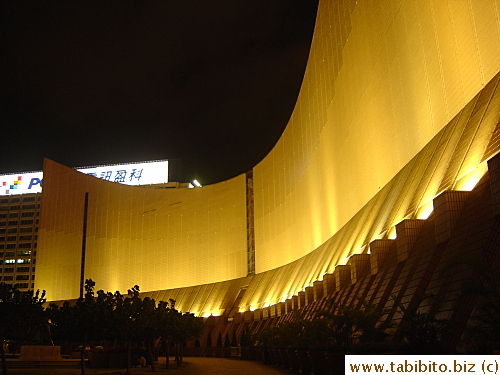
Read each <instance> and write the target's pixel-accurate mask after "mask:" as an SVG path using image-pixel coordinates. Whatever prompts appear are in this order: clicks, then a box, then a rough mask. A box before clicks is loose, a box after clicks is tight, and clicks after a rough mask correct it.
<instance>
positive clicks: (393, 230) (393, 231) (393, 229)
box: [387, 225, 398, 240]
mask: <svg viewBox="0 0 500 375" xmlns="http://www.w3.org/2000/svg"><path fill="white" fill-rule="evenodd" d="M397 236H398V235H397V233H396V226H395V225H394V226H392V227H391V229H389V233H388V234H387V239H389V240H395V239H396V237H397Z"/></svg>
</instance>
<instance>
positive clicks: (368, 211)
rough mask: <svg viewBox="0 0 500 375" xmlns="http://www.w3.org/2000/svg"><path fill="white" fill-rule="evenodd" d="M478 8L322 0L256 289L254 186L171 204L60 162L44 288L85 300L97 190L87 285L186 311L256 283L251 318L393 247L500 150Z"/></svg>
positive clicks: (492, 53) (486, 9) (268, 203)
mask: <svg viewBox="0 0 500 375" xmlns="http://www.w3.org/2000/svg"><path fill="white" fill-rule="evenodd" d="M443 4H444V5H443ZM468 5H469V6H464V7H454V6H453V4H451V3H447V2H443V1H441V0H429V1H426V2H424V1H405V0H394V1H393V2H392V3H391V6H380V4H379V2H377V1H369V0H363V1H358V2H357V3H355V2H353V1H350V2H349V1H338V2H337V1H328V0H321V1H320V3H319V9H318V17H317V27H316V29H315V34H314V38H313V43H312V46H311V53H310V59H309V63H308V66H307V70H306V74H305V76H304V81H303V84H302V89H301V92H300V94H299V98H298V100H297V104H296V107H295V109H294V111H293V113H292V116H291V118H290V121H289V123H288V125H287V127H286V129H285V130H284V132H283V134H282V136H281V138H280V140H279V141H278V143H277V144H276V145H275V147H274V148H273V150H272V151H271V152H270V153H269V154H268V155H267V156H266V157H265V158H264V159H263V160H262V161H261V162H260V163H259V164H258V165H257V166H255V168H254V169H253V183H254V185H253V191H254V196H253V198H254V209H255V214H254V217H255V219H254V231H255V261H256V262H255V263H256V274H255V276H249V277H248V279H245V275H247V272H246V271H247V268H246V266H247V264H246V260H247V258H246V256H247V237H246V236H247V231H246V230H247V216H246V208H247V207H246V198H247V197H246V184H245V176H244V175H241V176H238V177H236V178H235V179H232V180H228V181H226V182H223V183H220V184H215V185H208V186H205V187H203V188H202V189H186V190H185V191H182V192H181V191H176V192H174V191H159V190H154V189H144V188H133V187H127V186H115V185H116V184H109V183H107V182H105V181H100V182H99V180H97V179H92V180H87V179H85V178H84V177H82V176H79V175H75V173H77V172H75V171H71V170H70V169H69V168H65V167H62V166H55V165H54V164H51V163H49V164H48V170H47V171H44V175H45V178H46V180H45V181H44V193H43V194H44V197H43V202H42V211H44V213H43V215H42V223H41V226H40V234H39V236H40V243H39V250H38V252H39V254H38V257H39V258H37V277H36V280H35V287H36V288H40V289H47V290H50V293H51V298H54V299H60V298H73V297H74V294H71V295H69V294H67V293H66V291H67V290H69V289H71V290H75V288H76V289H78V287H79V285H78V284H79V278H78V277H79V270H80V264H81V243H82V237H81V228H82V222H81V217H82V210H83V203H82V196H83V195H84V194H85V192H90V197H91V201H90V206H89V209H90V211H89V212H90V217H91V220H90V222H89V223H90V224H89V226H90V227H89V235H88V241H87V244H88V258H87V261H88V262H89V263H88V264H89V267H88V269H85V275H86V277H92V278H94V279H97V280H98V282H99V283H100V285H104V286H103V288H105V289H106V288H108V285H109V286H113V287H115V288H117V289H120V290H124V289H125V290H126V289H127V288H129V287H130V286H131V285H133V284H131V282H130V281H132V280H133V283H136V284H139V285H140V286H141V289H144V290H165V289H172V288H178V290H176V293H178V295H177V294H176V295H174V294H172V298H174V299H176V300H178V303H179V306H183V308H184V309H185V310H193V311H200V312H201V314H203V315H206V314H210V315H214V314H219V313H222V312H223V311H224V310H222V309H219V307H220V306H221V301H223V300H224V301H225V300H226V299H227V298H226V296H227V295H226V292H227V290H229V289H231V288H232V290H236V291H239V290H240V287H241V286H243V285H246V286H248V289H247V290H246V292H245V293H244V295H243V296H242V298H241V302H240V305H239V306H238V307H239V311H241V312H243V311H255V310H256V309H258V308H261V307H265V306H268V305H272V304H273V303H276V302H284V301H285V300H287V299H290V298H291V297H292V296H293V295H296V294H297V293H298V292H299V291H301V290H303V289H304V288H305V286H308V285H311V283H312V282H314V281H315V280H320V279H322V278H323V275H324V274H325V273H331V272H333V271H334V270H335V267H336V266H337V265H342V264H346V263H347V261H348V259H349V257H350V256H351V255H352V254H354V253H359V252H362V251H363V249H364V247H365V246H367V245H368V244H369V243H370V241H372V240H373V239H374V238H384V234H385V233H386V236H385V238H388V239H395V238H396V235H397V234H396V228H395V224H396V223H398V222H400V221H401V220H403V219H405V218H408V219H414V218H418V219H426V218H428V217H429V215H430V214H431V213H432V200H433V198H434V196H435V195H436V194H438V193H440V192H443V191H446V190H451V189H455V190H471V189H472V188H473V187H474V186H475V185H476V184H477V182H478V181H479V179H480V178H481V177H482V176H483V175H484V173H485V172H486V163H482V162H483V160H487V158H488V157H489V156H492V155H493V154H495V153H497V152H499V151H500V145H499V144H498V140H496V139H495V138H494V136H493V134H495V129H496V127H497V122H498V118H500V93H499V91H500V89H499V87H500V86H499V82H500V77H499V75H498V73H499V71H500V55H499V52H498V51H500V36H499V34H498V19H497V18H495V17H489V16H488V17H486V16H485V15H492V14H493V15H494V14H497V6H496V5H495V4H494V2H488V1H484V2H480V1H472V2H469V3H468ZM339 20H340V23H339ZM373 20H377V22H373ZM339 25H343V26H342V27H339ZM429 25H433V26H432V27H428V26H429ZM476 25H481V27H480V28H478V27H476ZM471 30H473V31H471ZM456 35H460V36H461V37H460V41H459V42H457V39H456ZM477 41H481V43H476V42H477ZM436 46H439V50H436ZM491 140H493V141H494V142H491ZM481 163H482V164H481ZM46 172H47V173H46ZM88 178H91V177H88ZM94 180H95V181H94ZM61 218H67V220H62V219H61ZM172 264H175V267H172V266H171V265H172ZM208 264H210V265H214V266H216V267H217V270H216V272H214V270H213V269H212V267H207V265H208ZM130 270H132V271H130ZM166 270H168V272H165V271H166ZM243 279H245V281H239V280H243ZM217 282H221V283H222V284H223V285H222V284H221V285H217V286H215V284H210V283H217ZM200 284H204V285H202V286H200ZM205 284H206V285H205ZM193 285H195V287H193ZM72 293H74V292H72ZM172 293H173V292H172ZM169 296H170V295H169ZM229 308H231V306H229Z"/></svg>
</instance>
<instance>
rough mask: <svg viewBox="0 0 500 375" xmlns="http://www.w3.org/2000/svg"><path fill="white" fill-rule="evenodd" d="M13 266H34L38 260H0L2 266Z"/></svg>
mask: <svg viewBox="0 0 500 375" xmlns="http://www.w3.org/2000/svg"><path fill="white" fill-rule="evenodd" d="M4 263H5V264H13V263H17V264H25V263H32V264H35V263H36V259H5V260H3V259H0V264H4Z"/></svg>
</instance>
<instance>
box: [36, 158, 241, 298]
mask: <svg viewBox="0 0 500 375" xmlns="http://www.w3.org/2000/svg"><path fill="white" fill-rule="evenodd" d="M43 183H44V192H43V199H42V218H41V223H40V231H39V239H40V240H39V244H38V255H37V272H36V288H40V289H46V290H48V291H50V299H51V300H58V299H69V298H76V297H78V293H79V281H80V260H81V254H82V252H81V248H82V225H83V208H84V197H85V192H89V210H88V227H87V245H86V248H87V249H86V264H85V277H86V278H92V279H94V280H96V281H97V282H98V285H97V287H98V288H99V289H104V290H110V291H115V290H120V291H122V292H123V291H126V290H127V289H128V288H130V287H131V286H133V285H135V284H137V285H139V286H140V287H141V289H142V290H159V289H169V288H177V287H180V286H189V285H197V284H206V283H214V282H218V281H222V280H228V279H234V278H238V277H243V276H246V274H247V255H246V254H247V248H246V246H247V242H246V210H245V199H246V198H245V176H244V175H241V176H238V177H236V178H233V179H231V180H228V181H225V182H222V183H219V184H214V185H210V186H205V187H203V188H198V189H151V188H143V187H133V186H125V185H120V184H117V183H110V182H107V181H103V180H100V179H97V178H93V177H91V176H87V175H84V174H82V173H79V172H76V171H74V170H72V169H70V168H67V167H64V166H62V165H60V164H57V163H55V162H52V161H50V160H47V161H46V163H45V166H44V181H43Z"/></svg>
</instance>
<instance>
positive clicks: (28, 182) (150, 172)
mask: <svg viewBox="0 0 500 375" xmlns="http://www.w3.org/2000/svg"><path fill="white" fill-rule="evenodd" d="M77 170H78V171H79V172H82V173H85V174H88V175H91V176H94V177H96V178H101V179H103V180H106V181H111V182H118V183H120V184H126V185H151V184H163V183H166V182H168V161H167V160H162V161H153V162H142V163H131V164H118V165H107V166H99V167H85V168H78V169H77ZM42 178H43V173H42V172H29V173H17V174H7V175H0V195H15V194H16V195H17V194H26V193H39V192H41V191H42Z"/></svg>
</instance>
